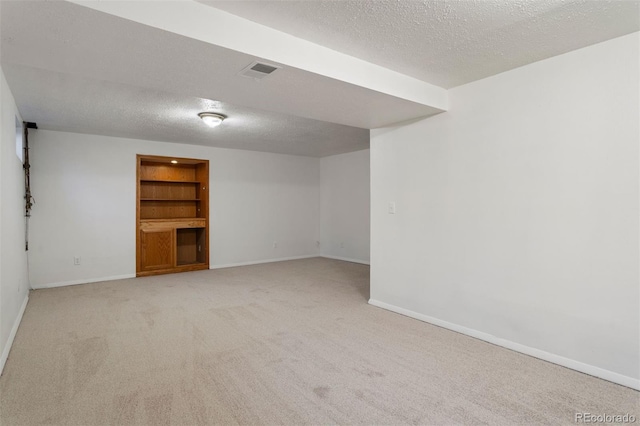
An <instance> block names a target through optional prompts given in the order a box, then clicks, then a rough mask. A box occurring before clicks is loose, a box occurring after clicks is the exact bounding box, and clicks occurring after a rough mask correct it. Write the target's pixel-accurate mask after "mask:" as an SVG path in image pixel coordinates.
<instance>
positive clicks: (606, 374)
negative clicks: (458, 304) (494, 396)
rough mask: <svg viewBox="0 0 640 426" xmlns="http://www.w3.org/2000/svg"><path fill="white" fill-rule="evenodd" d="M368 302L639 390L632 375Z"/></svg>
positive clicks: (638, 384)
mask: <svg viewBox="0 0 640 426" xmlns="http://www.w3.org/2000/svg"><path fill="white" fill-rule="evenodd" d="M369 304H370V305H373V306H376V307H378V308H382V309H386V310H388V311H391V312H395V313H397V314H400V315H404V316H407V317H410V318H413V319H417V320H419V321H423V322H426V323H429V324H432V325H435V326H438V327H442V328H446V329H447V330H451V331H455V332H457V333H461V334H464V335H467V336H470V337H473V338H476V339H480V340H483V341H485V342H488V343H491V344H493V345H496V346H500V347H503V348H506V349H510V350H512V351H516V352H520V353H522V354H525V355H529V356H532V357H534V358H538V359H541V360H543V361H547V362H551V363H553V364H557V365H560V366H562V367H566V368H570V369H572V370H575V371H579V372H580V373H585V374H588V375H590V376H594V377H598V378H600V379H604V380H607V381H609V382H613V383H617V384H619V385H622V386H626V387H628V388H631V389H635V390H640V380H639V379H634V378H633V377H628V376H624V375H622V374H619V373H615V372H613V371H609V370H605V369H603V368H600V367H596V366H593V365H590V364H585V363H582V362H580V361H576V360H574V359H570V358H565V357H562V356H560V355H556V354H552V353H549V352H545V351H542V350H540V349H536V348H532V347H529V346H525V345H521V344H520V343H516V342H512V341H510V340H506V339H501V338H499V337H496V336H493V335H491V334H489V333H483V332H482V331H478V330H474V329H472V328H467V327H464V326H461V325H458V324H454V323H450V322H448V321H443V320H441V319H438V318H434V317H430V316H428V315H424V314H420V313H418V312H414V311H410V310H408V309H404V308H400V307H398V306H395V305H391V304H388V303H385V302H381V301H379V300H376V299H369Z"/></svg>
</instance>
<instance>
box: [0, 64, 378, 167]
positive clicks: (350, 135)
mask: <svg viewBox="0 0 640 426" xmlns="http://www.w3.org/2000/svg"><path fill="white" fill-rule="evenodd" d="M3 70H4V73H5V76H6V78H7V81H8V82H9V84H10V86H11V90H12V92H13V94H14V96H15V98H16V99H19V100H20V102H19V103H20V105H21V107H20V113H21V114H22V115H23V117H28V118H29V121H34V122H36V123H38V127H39V128H41V129H47V130H60V131H67V132H75V133H89V134H97V135H107V136H116V137H127V138H135V139H147V140H154V141H165V142H178V143H180V142H186V143H190V144H196V145H206V146H216V147H221V148H234V149H248V150H252V151H266V152H274V153H280V154H291V155H305V156H314V157H323V156H327V155H335V154H339V153H345V152H350V151H357V150H361V149H366V148H368V147H369V131H368V130H366V129H361V128H357V127H351V126H344V125H341V124H333V123H327V122H324V121H318V120H312V119H308V118H302V117H297V116H293V115H288V114H281V113H276V112H269V111H264V110H256V109H252V108H247V107H240V106H237V105H232V104H228V103H225V102H219V101H212V100H208V99H202V98H196V97H190V96H184V95H177V94H174V93H168V92H162V91H158V90H154V89H145V88H140V87H135V86H128V85H124V84H120V83H113V82H107V81H100V80H96V79H90V78H84V77H78V76H74V75H70V74H64V73H58V72H53V71H48V70H42V69H38V68H31V67H25V66H22V65H13V64H9V65H4V66H3ZM202 111H223V112H224V113H225V114H226V115H228V118H227V119H226V120H225V121H224V122H223V123H222V124H221V125H220V126H218V127H216V128H214V129H212V128H210V127H207V126H206V125H205V124H204V123H203V122H202V120H200V118H199V117H198V115H197V114H198V113H199V112H202Z"/></svg>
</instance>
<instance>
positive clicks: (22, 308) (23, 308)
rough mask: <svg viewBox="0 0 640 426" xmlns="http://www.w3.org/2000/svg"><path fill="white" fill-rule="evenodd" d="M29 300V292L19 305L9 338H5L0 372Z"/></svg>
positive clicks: (0, 372)
mask: <svg viewBox="0 0 640 426" xmlns="http://www.w3.org/2000/svg"><path fill="white" fill-rule="evenodd" d="M28 302H29V293H27V296H26V297H25V298H24V302H22V306H21V307H20V311H19V312H18V316H17V317H16V320H15V321H14V322H13V327H12V328H11V333H9V338H8V339H7V342H6V346H5V347H4V350H3V351H2V358H0V374H2V371H3V370H4V365H5V364H6V362H7V359H8V358H9V352H10V351H11V346H13V339H15V338H16V333H17V332H18V327H20V323H21V322H22V316H23V315H24V311H25V309H27V303H28Z"/></svg>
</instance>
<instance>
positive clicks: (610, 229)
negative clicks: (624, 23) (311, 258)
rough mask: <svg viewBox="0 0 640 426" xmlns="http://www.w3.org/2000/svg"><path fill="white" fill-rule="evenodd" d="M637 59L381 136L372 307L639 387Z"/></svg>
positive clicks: (556, 68)
mask: <svg viewBox="0 0 640 426" xmlns="http://www.w3.org/2000/svg"><path fill="white" fill-rule="evenodd" d="M639 47H640V43H639V34H638V33H636V34H632V35H628V36H625V37H621V38H618V39H614V40H611V41H608V42H605V43H601V44H597V45H594V46H591V47H587V48H584V49H580V50H577V51H574V52H571V53H567V54H564V55H561V56H558V57H555V58H551V59H547V60H544V61H540V62H537V63H534V64H531V65H528V66H525V67H522V68H518V69H515V70H512V71H509V72H505V73H503V74H499V75H496V76H493V77H490V78H487V79H484V80H481V81H477V82H474V83H471V84H467V85H465V86H461V87H458V88H455V89H452V90H451V91H450V96H451V98H450V99H451V109H450V111H449V112H447V113H443V114H440V115H438V116H435V117H432V118H428V119H425V120H422V121H418V122H414V123H408V124H406V125H403V126H400V127H396V128H387V129H378V130H375V131H372V137H371V188H372V193H371V196H372V237H371V245H372V247H371V264H372V269H371V298H372V300H371V303H373V304H378V305H380V306H384V307H386V308H389V309H393V310H396V311H399V312H403V313H405V314H409V315H413V316H416V317H419V318H422V319H424V320H428V321H432V322H435V323H439V324H441V325H444V326H447V327H450V328H454V329H458V330H460V331H463V332H466V333H470V334H472V335H476V336H478V337H481V338H484V339H487V340H490V341H494V342H496V343H498V344H503V345H505V346H508V347H512V348H514V349H517V350H522V351H525V352H527V351H528V353H531V354H533V355H535V356H540V357H543V358H544V357H546V358H547V359H550V360H552V361H554V362H559V363H564V364H565V365H568V366H570V367H572V368H576V369H582V371H588V372H589V373H591V374H594V375H599V376H601V377H605V378H608V379H610V380H614V381H618V382H620V383H624V384H626V385H628V386H633V387H636V388H638V387H639V386H640V381H639V380H638V378H640V366H639V360H640V351H639V347H640V342H639V336H640V329H639V327H640V286H639V277H638V266H639V264H638V257H639V253H638V242H639V241H638V218H639V208H638V190H639V185H638V179H639V174H638V154H639V150H638V146H639V131H640V129H639V125H638V120H639V117H640V115H639V114H640V111H639V108H638V103H639V99H638V91H639V84H638V79H639V75H640V73H639V67H638V62H639V61H638V60H639V57H638V55H639V53H638V52H639ZM390 201H395V202H396V203H397V213H396V214H395V215H391V214H388V212H387V211H388V207H387V206H388V203H389V202H390Z"/></svg>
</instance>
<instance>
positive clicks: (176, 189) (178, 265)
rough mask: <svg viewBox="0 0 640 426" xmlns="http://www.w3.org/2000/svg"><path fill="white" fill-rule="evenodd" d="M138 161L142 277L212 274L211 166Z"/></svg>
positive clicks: (145, 158)
mask: <svg viewBox="0 0 640 426" xmlns="http://www.w3.org/2000/svg"><path fill="white" fill-rule="evenodd" d="M137 160H138V166H137V170H138V173H137V209H136V215H137V218H136V228H137V229H136V232H137V239H136V245H137V250H136V274H137V275H138V276H145V275H155V274H166V273H172V272H183V271H194V270H198V269H209V188H208V186H209V161H208V160H196V159H192V158H176V157H158V156H149V155H138V156H137Z"/></svg>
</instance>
